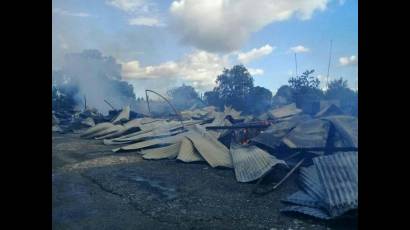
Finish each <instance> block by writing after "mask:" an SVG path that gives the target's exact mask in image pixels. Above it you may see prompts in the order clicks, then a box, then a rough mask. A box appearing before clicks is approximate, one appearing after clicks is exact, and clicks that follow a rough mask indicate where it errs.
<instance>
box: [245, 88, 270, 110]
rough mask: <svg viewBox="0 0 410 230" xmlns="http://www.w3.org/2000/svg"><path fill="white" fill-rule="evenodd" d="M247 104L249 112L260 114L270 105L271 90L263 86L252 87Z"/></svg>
mask: <svg viewBox="0 0 410 230" xmlns="http://www.w3.org/2000/svg"><path fill="white" fill-rule="evenodd" d="M248 98H249V100H250V101H249V102H248V105H251V106H250V107H249V109H250V112H251V113H253V114H260V113H263V112H265V111H267V110H268V109H269V108H270V106H271V100H272V92H271V91H270V90H268V89H266V88H264V87H261V86H256V87H253V88H252V90H251V92H250V95H249V97H248Z"/></svg>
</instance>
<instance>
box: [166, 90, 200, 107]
mask: <svg viewBox="0 0 410 230" xmlns="http://www.w3.org/2000/svg"><path fill="white" fill-rule="evenodd" d="M168 95H169V96H170V97H171V102H172V104H173V105H174V106H175V107H176V108H178V109H188V108H190V107H191V106H192V105H193V104H195V103H198V102H199V101H200V98H199V95H198V93H197V92H196V90H195V89H194V87H192V86H189V85H185V84H183V85H182V86H179V87H176V88H173V89H171V90H169V91H168Z"/></svg>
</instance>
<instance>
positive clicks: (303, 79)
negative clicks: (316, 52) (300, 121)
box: [288, 70, 323, 108]
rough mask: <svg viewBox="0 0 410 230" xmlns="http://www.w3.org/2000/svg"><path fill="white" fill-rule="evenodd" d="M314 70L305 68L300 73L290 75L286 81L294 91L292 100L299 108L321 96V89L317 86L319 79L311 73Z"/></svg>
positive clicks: (319, 98)
mask: <svg viewBox="0 0 410 230" xmlns="http://www.w3.org/2000/svg"><path fill="white" fill-rule="evenodd" d="M314 71H315V70H306V71H305V72H304V73H303V74H302V75H300V76H296V77H291V78H290V79H289V81H288V82H289V86H290V87H291V88H292V89H293V91H294V93H293V97H294V101H295V102H296V105H297V106H298V107H300V108H303V107H304V106H305V105H307V104H309V103H311V102H314V101H318V100H321V99H322V98H323V91H322V90H321V89H320V88H319V85H320V81H319V79H318V78H316V77H313V76H312V75H311V74H312V73H313V72H314Z"/></svg>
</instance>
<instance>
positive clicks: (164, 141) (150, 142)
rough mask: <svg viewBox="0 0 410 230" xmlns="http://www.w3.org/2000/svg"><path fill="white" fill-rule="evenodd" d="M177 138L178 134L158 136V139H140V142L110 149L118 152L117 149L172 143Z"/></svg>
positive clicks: (178, 137) (132, 148)
mask: <svg viewBox="0 0 410 230" xmlns="http://www.w3.org/2000/svg"><path fill="white" fill-rule="evenodd" d="M179 139H181V136H180V135H175V136H170V137H165V138H160V139H152V140H148V141H142V142H138V143H134V144H130V145H126V146H122V147H120V148H116V149H113V150H112V151H113V152H119V151H129V150H140V149H143V148H147V147H152V146H159V145H165V144H174V143H176V142H178V141H179Z"/></svg>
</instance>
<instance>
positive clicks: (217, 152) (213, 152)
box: [185, 125, 232, 168]
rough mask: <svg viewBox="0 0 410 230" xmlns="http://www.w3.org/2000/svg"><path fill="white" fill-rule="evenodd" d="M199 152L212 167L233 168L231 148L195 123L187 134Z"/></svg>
mask: <svg viewBox="0 0 410 230" xmlns="http://www.w3.org/2000/svg"><path fill="white" fill-rule="evenodd" d="M185 136H186V137H188V138H189V139H190V140H191V141H192V143H193V144H194V147H195V148H196V149H197V150H198V153H199V154H200V155H201V156H202V157H203V158H204V159H205V160H206V161H207V162H208V164H209V165H211V167H218V166H221V167H228V168H232V159H231V155H230V153H229V150H228V149H227V148H226V147H225V145H223V144H222V143H221V142H219V141H218V140H217V139H216V138H214V137H213V136H212V135H211V134H209V133H208V132H207V131H206V130H205V128H204V127H201V126H199V125H194V126H192V127H189V132H188V133H186V134H185Z"/></svg>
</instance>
